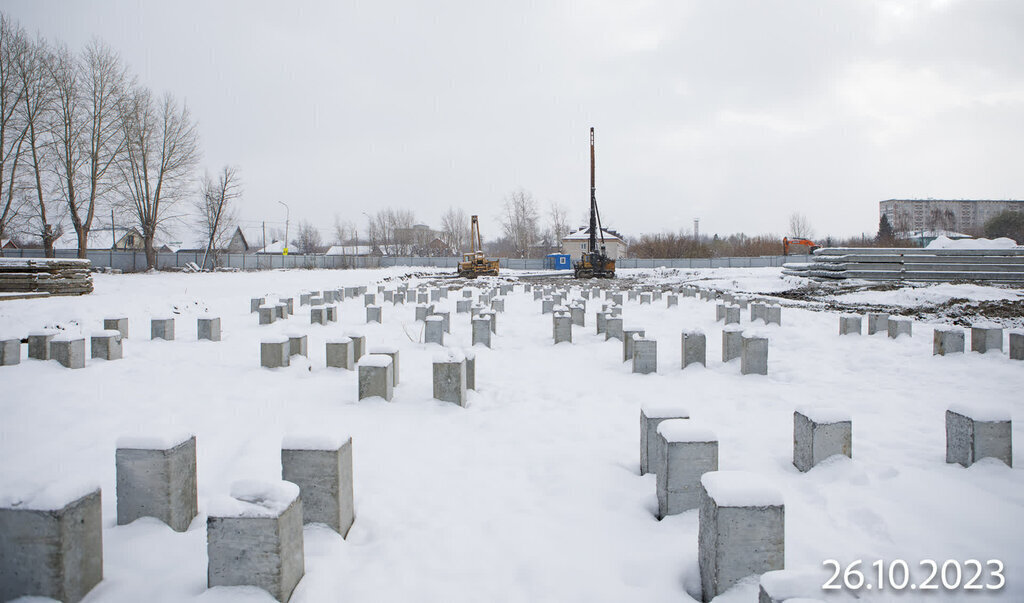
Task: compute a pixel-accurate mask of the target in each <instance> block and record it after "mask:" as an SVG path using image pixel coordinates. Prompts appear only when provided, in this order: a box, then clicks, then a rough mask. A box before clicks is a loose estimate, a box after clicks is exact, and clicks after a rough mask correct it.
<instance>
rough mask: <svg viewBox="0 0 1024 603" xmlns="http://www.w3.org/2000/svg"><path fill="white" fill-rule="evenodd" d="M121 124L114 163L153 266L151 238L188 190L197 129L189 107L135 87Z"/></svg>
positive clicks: (195, 157) (196, 149) (196, 148)
mask: <svg viewBox="0 0 1024 603" xmlns="http://www.w3.org/2000/svg"><path fill="white" fill-rule="evenodd" d="M121 125H122V128H123V129H124V136H125V153H124V157H123V159H122V160H121V161H119V162H118V164H117V165H118V168H119V171H120V173H121V176H122V178H123V182H124V187H123V188H124V191H123V192H124V198H125V205H126V206H127V210H128V211H129V213H130V214H131V215H132V217H133V218H134V220H135V222H136V224H138V226H139V230H140V231H141V232H142V239H143V242H144V245H145V250H146V265H147V267H148V269H149V270H154V269H155V268H156V248H155V247H154V245H153V240H154V238H155V237H156V233H157V231H158V229H159V228H160V227H161V226H162V225H163V223H164V222H165V221H166V220H168V219H169V218H170V217H171V216H169V215H168V210H169V209H170V208H171V207H172V206H173V204H174V203H175V202H177V201H178V200H180V199H181V198H182V197H183V196H185V195H186V194H187V191H188V187H189V183H190V181H191V178H192V175H193V174H192V171H193V169H194V168H195V166H196V163H197V162H198V160H199V133H198V131H197V129H196V125H195V123H194V122H193V121H192V116H191V114H190V113H189V110H188V107H187V106H185V105H182V106H181V107H180V108H179V106H178V103H177V102H176V101H175V100H174V97H173V96H171V95H170V94H166V95H164V97H163V99H162V100H161V101H160V104H159V106H157V105H156V103H155V102H154V101H153V97H152V94H151V93H150V91H149V90H148V89H145V88H142V87H136V88H135V89H134V90H133V91H132V94H131V96H130V98H129V99H127V100H126V102H125V103H124V108H123V111H122V115H121Z"/></svg>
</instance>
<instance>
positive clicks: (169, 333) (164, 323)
mask: <svg viewBox="0 0 1024 603" xmlns="http://www.w3.org/2000/svg"><path fill="white" fill-rule="evenodd" d="M149 338H150V339H164V340H166V341H174V319H173V318H154V319H152V320H150V322H149Z"/></svg>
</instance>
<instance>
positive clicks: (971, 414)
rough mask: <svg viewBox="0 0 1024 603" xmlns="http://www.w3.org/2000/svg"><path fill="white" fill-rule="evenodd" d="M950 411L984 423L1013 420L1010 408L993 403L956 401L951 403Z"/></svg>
mask: <svg viewBox="0 0 1024 603" xmlns="http://www.w3.org/2000/svg"><path fill="white" fill-rule="evenodd" d="M949 411H950V412H954V413H956V414H958V415H960V416H963V417H967V418H970V419H974V420H975V421H981V422H982V423H999V422H1003V421H1010V420H1011V414H1010V409H1009V408H1006V407H1003V406H998V405H993V404H981V403H977V402H956V403H953V404H950V405H949Z"/></svg>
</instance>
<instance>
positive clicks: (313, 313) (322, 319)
mask: <svg viewBox="0 0 1024 603" xmlns="http://www.w3.org/2000/svg"><path fill="white" fill-rule="evenodd" d="M309 324H311V325H325V324H327V309H326V308H325V307H324V306H312V307H310V309H309Z"/></svg>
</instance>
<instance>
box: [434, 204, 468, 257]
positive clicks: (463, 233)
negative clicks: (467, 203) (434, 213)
mask: <svg viewBox="0 0 1024 603" xmlns="http://www.w3.org/2000/svg"><path fill="white" fill-rule="evenodd" d="M469 227H470V226H469V216H467V215H466V211H465V210H464V209H462V208H461V207H460V208H458V209H456V208H454V207H449V208H448V210H447V211H446V212H444V215H443V216H441V236H442V237H443V238H444V243H445V245H447V246H448V247H449V248H451V249H452V250H454V251H455V253H460V252H462V251H463V250H464V249H465V248H466V247H467V246H468V245H469V243H470V241H469V237H470V233H469Z"/></svg>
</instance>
